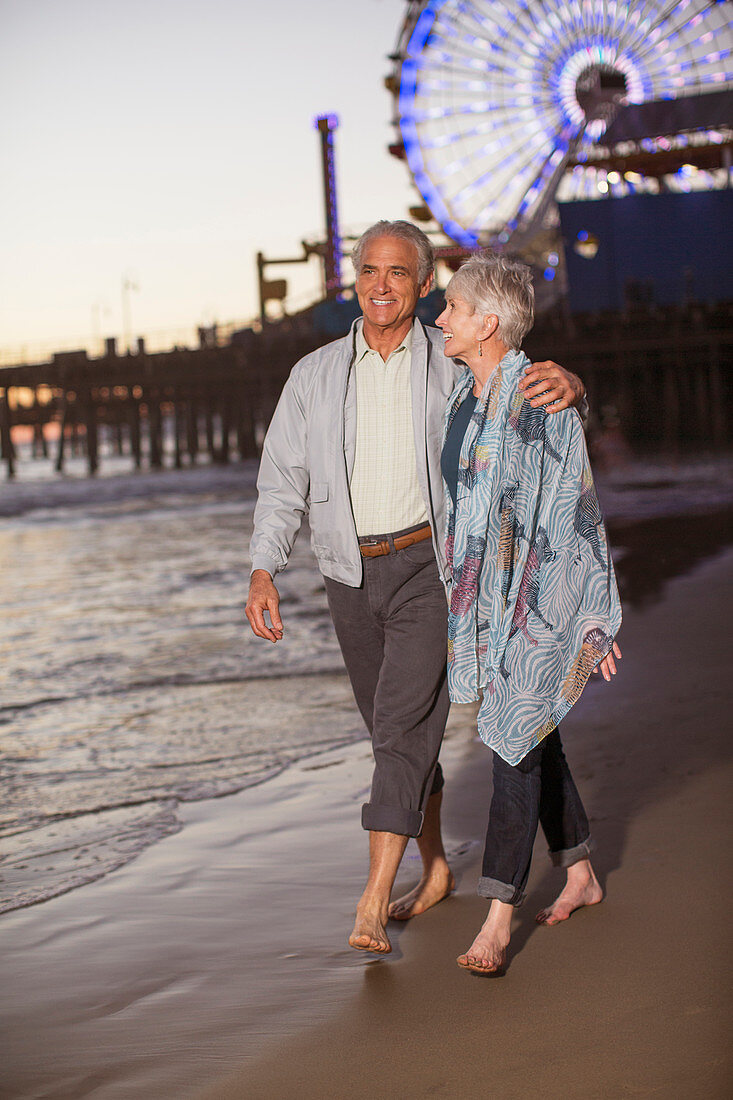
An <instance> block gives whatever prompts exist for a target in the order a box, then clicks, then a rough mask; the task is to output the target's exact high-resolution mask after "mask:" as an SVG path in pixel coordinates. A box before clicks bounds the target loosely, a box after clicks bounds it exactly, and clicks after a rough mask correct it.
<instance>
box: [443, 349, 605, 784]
mask: <svg viewBox="0 0 733 1100" xmlns="http://www.w3.org/2000/svg"><path fill="white" fill-rule="evenodd" d="M528 365H529V360H528V359H527V357H526V355H524V354H523V353H522V352H519V351H510V352H509V353H508V354H507V355H506V356H505V357H504V358H503V359H502V361H501V363H500V364H499V366H498V367H497V368H496V370H495V371H494V373H493V374H492V376H491V378H490V379H489V380H488V382H487V383H486V385H485V386H484V388H483V391H482V393H481V396H480V397H479V398H478V400H477V402H476V408H475V409H474V412H473V415H472V417H471V420H470V422H469V425H468V428H467V429H466V434H465V436H464V439H463V446H462V448H461V456H460V461H459V467H458V493H457V498H456V504H455V506H454V505H453V502H452V500H450V494H448V493H447V492H446V495H447V496H448V497H449V508H448V531H447V537H446V548H447V553H448V564H449V567H450V570H451V574H452V577H453V581H452V584H451V589H450V614H449V617H448V685H449V688H450V695H451V699H453V700H454V701H455V702H458V703H467V702H470V701H471V700H474V699H478V698H479V693H480V692H482V693H483V700H482V703H481V707H480V709H479V714H478V729H479V734H480V735H481V738H482V740H483V741H485V742H486V744H487V745H489V746H490V747H491V748H492V749H494V750H495V751H496V752H497V753H499V755H500V756H502V757H503V758H504V760H506V761H507V762H508V763H509V764H516V763H518V762H519V761H520V760H521V759H522V758H523V757H524V756H526V754H527V753H528V752H529V751H530V749H532V748H534V746H535V745H537V744H538V743H539V742H540V741H541V740H542V739H543V738H544V737H546V736H547V734H548V733H551V732H552V730H553V729H554V728H555V727H556V726H557V724H558V723H559V722H560V720H561V719H562V718H563V716H564V715H565V714H567V712H568V711H569V710H570V708H571V707H572V705H573V703H575V702H576V701H577V700H578V699H579V698H580V694H581V692H582V690H583V688H584V687H585V684H586V682H587V680H588V677H589V676H590V674H591V672H592V671H593V669H594V668H595V666H596V665H597V664H598V663H599V662H600V661H601V660H602V659H603V657H605V656H606V654H607V653H608V652H609V650H610V649H611V644H612V642H613V639H614V637H615V635H616V633H617V632H618V629H619V627H620V625H621V605H620V603H619V598H618V590H617V588H616V577H615V574H614V571H613V565H612V563H611V556H610V553H609V550H608V544H607V540H606V532H605V529H604V526H603V517H602V515H601V510H600V507H599V504H598V497H597V496H596V491H595V488H594V485H593V476H592V474H591V470H590V465H589V462H588V452H587V450H586V445H585V435H584V433H583V427H582V424H581V421H580V417H579V416H578V414H577V413H576V412H575V410H574V409H568V410H566V411H564V412H560V413H555V414H554V415H553V416H547V415H546V413H545V412H544V411H543V410H542V409H533V408H532V407H531V405H530V404H529V402H527V401H525V399H524V397H523V396H522V394H520V393H518V392H517V383H518V382H519V379H520V378H521V376H522V374H523V372H524V369H525V367H527V366H528ZM473 384H474V377H473V375H472V374H471V372H470V371H468V370H467V371H466V374H465V375H464V377H463V378H462V379H461V380H460V382H459V383H458V385H457V386H456V388H455V390H454V391H453V394H452V395H451V398H450V401H449V403H448V409H447V412H446V418H445V426H444V436H443V438H444V439H445V436H446V435H447V433H448V430H449V428H450V425H451V424H452V422H453V417H454V416H455V414H456V411H457V409H458V407H459V405H460V404H461V402H462V401H463V400H464V398H465V397H466V396H467V394H468V393H469V391H470V390H471V388H472V386H473Z"/></svg>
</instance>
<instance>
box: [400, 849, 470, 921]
mask: <svg viewBox="0 0 733 1100" xmlns="http://www.w3.org/2000/svg"><path fill="white" fill-rule="evenodd" d="M455 888H456V880H455V879H454V878H453V875H452V873H451V869H450V867H449V866H448V864H447V863H446V862H445V860H443V861H442V862H441V863H439V864H438V863H436V864H435V865H434V866H433V868H432V869H431V870H430V872H425V871H424V872H423V875H422V878H421V879H420V881H419V882H418V884H417V886H416V887H415V888H414V890H410V892H409V893H407V894H405V895H404V896H403V897H401V898H397V900H396V901H393V902H392V904H391V905H390V907H389V917H390V920H409V919H410V917H418V916H419V915H420V913H424V912H425V910H426V909H430V908H431V907H432V906H433V905H437V904H438V902H439V901H442V900H443V898H447V897H448V895H449V894H452V893H453V891H454V890H455Z"/></svg>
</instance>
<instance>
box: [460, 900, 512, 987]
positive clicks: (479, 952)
mask: <svg viewBox="0 0 733 1100" xmlns="http://www.w3.org/2000/svg"><path fill="white" fill-rule="evenodd" d="M513 912H514V909H513V906H511V905H507V904H506V902H503V901H498V900H497V899H496V898H495V899H494V900H493V901H492V903H491V908H490V909H489V915H488V917H487V918H486V920H485V921H484V924H483V926H482V928H481V931H480V932H479V934H478V936H477V937H476V939H475V940H474V941H473V943H472V944H471V946H470V947H469V949H468V951H466V953H465V954H464V955H459V956H458V958H457V959H456V962H457V963H458V965H459V966H461V967H463V969H464V970H473V971H474V973H476V974H498V973H501V972H502V971H503V970H504V965H505V963H506V949H507V947H508V946H509V938H510V935H511V923H512V914H513Z"/></svg>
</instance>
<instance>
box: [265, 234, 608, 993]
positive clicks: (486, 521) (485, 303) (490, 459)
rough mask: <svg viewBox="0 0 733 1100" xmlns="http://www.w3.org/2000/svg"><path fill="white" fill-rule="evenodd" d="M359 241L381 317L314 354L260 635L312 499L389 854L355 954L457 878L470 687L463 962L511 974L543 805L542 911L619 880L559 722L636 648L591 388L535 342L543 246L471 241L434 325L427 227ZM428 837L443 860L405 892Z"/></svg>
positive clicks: (428, 860) (269, 528)
mask: <svg viewBox="0 0 733 1100" xmlns="http://www.w3.org/2000/svg"><path fill="white" fill-rule="evenodd" d="M352 259H353V263H354V268H355V273H356V293H357V296H358V300H359V305H360V307H361V310H362V315H363V316H362V317H361V318H360V319H358V320H357V321H356V322H355V323H354V325H353V327H352V329H351V331H350V333H349V334H348V335H347V336H346V337H344V338H343V339H341V340H337V341H335V342H334V343H331V344H329V345H327V346H326V347H323V348H320V349H319V350H317V351H315V352H313V353H311V354H310V355H307V356H305V358H303V359H302V360H301V361H300V362H299V363H297V364H296V365H295V367H294V368H293V371H292V373H291V375H290V378H289V379H288V381H287V383H286V385H285V387H284V389H283V392H282V395H281V398H280V401H279V403H278V406H277V409H276V411H275V414H274V416H273V419H272V422H271V424H270V427H269V430H268V433H267V437H266V439H265V443H264V447H263V454H262V461H261V466H260V473H259V478H258V501H257V506H256V509H255V516H254V535H253V538H252V544H251V556H252V575H251V583H250V591H249V598H248V602H247V609H246V613H247V618H248V619H249V622H250V626H251V628H252V630H253V632H254V633H255V634H256V635H257V636H258V637H260V638H265V639H268V640H269V641H271V642H277V641H278V640H279V639H280V638H282V636H283V624H282V619H281V616H280V609H279V602H280V601H279V595H278V591H277V588H276V586H275V583H274V578H275V577H276V575H277V574H278V573H279V572H280V571H281V570H282V569H284V568H285V566H286V565H287V562H288V557H289V555H290V552H291V549H292V546H293V542H294V540H295V536H296V534H297V532H298V529H299V527H300V524H301V521H302V518H303V516H304V515H305V514H306V513H308V517H309V522H310V528H311V533H312V547H313V551H314V553H315V556H316V559H317V561H318V565H319V567H320V570H321V572H322V574H323V577H324V582H325V586H326V593H327V597H328V603H329V608H330V611H331V616H332V618H333V623H334V626H335V629H336V634H337V637H338V641H339V645H340V647H341V651H342V653H343V657H344V662H345V664H346V668H347V671H348V674H349V678H350V681H351V685H352V688H353V692H354V696H355V698H356V702H357V705H358V707H359V710H360V711H361V714H362V716H363V718H364V721H365V723H366V725H367V728H368V729H369V732H370V734H371V739H372V747H373V753H374V774H373V781H372V787H371V793H370V799H369V802H367V803H366V804H365V805H364V806H363V808H362V825H363V827H364V829H366V830H368V832H369V873H368V879H367V883H366V886H365V888H364V892H363V894H362V896H361V898H360V900H359V902H358V905H357V910H356V921H355V924H354V928H353V931H352V933H351V936H350V937H349V943H350V945H351V946H352V947H353V948H356V949H357V950H364V951H372V952H376V953H381V954H386V953H388V952H389V951H390V950H391V946H390V942H389V938H388V935H387V923H388V920H389V919H393V920H407V919H409V918H410V917H413V916H417V915H418V914H420V913H422V912H424V911H425V910H426V909H428V908H430V907H431V906H432V905H435V904H436V903H437V902H439V901H441V900H442V899H443V898H445V897H446V896H448V895H449V894H450V893H451V891H452V890H453V889H454V885H455V884H454V880H453V876H452V873H451V870H450V867H449V866H448V863H447V860H446V856H445V851H444V848H443V842H442V837H441V827H440V808H441V798H442V788H443V775H442V771H441V767H440V764H439V762H438V755H439V751H440V745H441V740H442V737H443V733H444V729H445V723H446V719H447V716H448V710H449V706H450V699H451V698H452V699H453V700H454V701H459V702H466V701H469V700H476V699H479V698H480V699H481V700H482V702H481V705H480V709H479V712H478V727H479V733H480V735H481V737H482V738H483V740H484V741H485V742H486V744H487V745H488V746H489V748H490V749H491V751H492V757H493V793H492V798H491V806H490V812H489V824H488V832H487V837H486V848H485V852H484V860H483V868H482V875H481V878H480V880H479V885H478V892H479V894H480V895H481V896H483V897H485V898H487V899H490V902H491V904H490V908H489V912H488V916H487V919H486V921H485V923H484V924H483V926H482V928H481V930H480V931H479V933H478V935H477V937H476V939H475V940H474V942H473V944H472V945H471V946H470V947H469V949H468V950H467V951H466V952H465V954H462V955H460V956H459V957H458V963H459V965H460V966H462V967H465V968H466V969H469V970H474V971H477V972H479V973H483V974H488V973H495V972H497V971H501V970H502V968H503V966H504V963H505V957H506V949H507V946H508V944H509V935H510V924H511V918H512V913H513V910H514V908H515V907H516V906H518V905H520V904H521V902H522V900H523V896H524V891H525V887H526V883H527V878H528V874H529V866H530V859H531V853H532V846H533V842H534V838H535V834H536V830H537V825H538V823H541V824H542V828H543V830H544V832H545V835H546V837H547V840H548V844H549V851H550V856H551V859H552V861H553V863H555V864H556V865H558V866H560V867H564V868H566V869H567V881H566V883H565V886H564V889H563V890H562V892H561V894H560V895H559V897H558V898H557V900H556V901H555V902H554V903H553V904H552V905H551V906H550V907H549V908H548V909H546V910H543V911H542V912H541V913H540V914H539V915H538V918H537V919H538V920H540V921H543V922H544V923H547V924H554V923H557V922H558V921H561V920H564V919H566V918H567V917H568V916H569V915H570V913H571V912H572V911H573V910H574V909H577V908H579V907H581V906H583V905H590V904H594V903H596V902H598V901H600V900H601V898H602V891H601V887H600V886H599V884H598V881H597V879H596V877H595V875H594V873H593V868H592V866H591V863H590V859H589V855H590V850H591V838H590V831H589V827H588V820H587V817H586V814H585V811H584V809H583V805H582V802H581V800H580V796H579V794H578V792H577V789H576V787H575V784H574V783H573V780H572V777H571V775H570V772H569V770H568V766H567V763H566V761H565V757H564V754H563V750H562V746H561V742H560V735H559V733H558V729H557V726H558V723H559V722H560V719H561V718H562V716H563V715H564V714H565V713H567V711H568V710H569V708H570V707H571V706H572V704H573V703H574V702H575V701H576V699H577V698H578V697H579V695H580V693H581V691H582V689H583V687H584V685H585V683H586V681H587V679H588V677H589V675H590V673H591V672H592V671H594V670H596V671H597V670H598V669H599V668H600V670H601V672H602V674H603V676H604V678H605V679H606V680H610V678H611V676H612V675H613V674H615V671H616V668H615V662H614V654H615V656H616V657H619V656H620V653H619V651H618V649H617V647H616V645H615V642H614V637H615V635H616V632H617V630H618V627H619V625H620V608H619V603H618V596H617V592H616V585H615V578H614V574H613V568H612V565H611V561H610V555H609V552H608V546H607V542H606V537H605V532H604V528H603V521H602V517H601V514H600V511H599V508H598V501H597V498H596V495H595V491H594V488H593V480H592V476H591V473H590V469H589V466H588V459H587V453H586V449H585V442H584V436H583V431H582V426H581V422H580V418H579V416H578V415H577V413H576V412H574V411H571V410H568V411H564V412H563V411H562V410H567V409H568V406H569V405H578V404H579V403H580V402H581V400H582V399H583V386H582V383H581V382H580V380H579V379H578V378H576V376H575V375H572V374H570V373H568V372H567V371H565V370H563V368H562V367H559V366H557V365H556V364H554V363H550V362H547V363H540V364H535V365H532V364H530V363H529V360H528V359H527V358H526V357H525V356H524V355H523V354H522V352H521V351H520V350H519V349H520V346H521V342H522V339H523V337H524V336H525V335H526V333H527V331H528V330H529V329H530V327H531V325H532V321H533V290H532V284H531V277H530V273H529V269H527V268H526V267H524V266H523V265H521V264H517V263H514V262H512V261H508V260H506V259H504V258H503V257H500V256H487V257H481V256H476V257H473V258H472V259H470V260H469V261H468V262H467V263H466V264H465V265H464V266H463V267H461V268H460V269H459V271H458V272H457V273H456V274H455V275H454V277H453V278H452V279H451V281H450V283H449V285H448V288H447V291H446V308H445V310H444V311H443V313H441V315H440V317H438V318H437V321H436V325H437V326H438V328H437V329H436V328H432V327H426V326H423V325H422V324H421V322H420V321H419V320H417V319H416V318H415V315H414V314H415V307H416V304H417V301H418V299H419V298H421V297H424V296H425V295H426V294H427V293H428V292H429V291H430V289H431V286H432V283H433V267H434V255H433V250H432V246H431V245H430V242H429V240H428V239H427V237H426V236H425V235H424V234H423V233H422V232H421V231H420V230H419V229H417V228H416V227H415V226H412V225H410V224H409V223H407V222H401V221H396V222H386V221H382V222H378V223H377V224H376V225H374V226H372V227H371V228H370V229H368V230H367V231H366V233H364V235H363V236H362V237H361V239H360V240H359V242H358V243H357V245H356V247H355V249H354V252H353V256H352ZM439 330H442V331H439ZM558 413H559V414H560V415H557V414H558ZM549 414H553V415H549ZM446 593H447V596H448V606H447V605H446ZM446 619H447V622H448V628H447V630H446ZM410 837H416V838H417V844H418V847H419V850H420V854H421V857H422V876H421V878H420V881H419V883H418V884H417V886H416V887H415V888H414V889H413V890H411V891H410V892H409V893H408V894H406V895H405V896H404V897H402V898H399V899H397V900H394V901H392V900H391V893H392V887H393V885H394V881H395V876H396V874H397V870H398V868H399V865H400V861H401V859H402V856H403V853H404V851H405V847H406V845H407V841H408V839H409V838H410Z"/></svg>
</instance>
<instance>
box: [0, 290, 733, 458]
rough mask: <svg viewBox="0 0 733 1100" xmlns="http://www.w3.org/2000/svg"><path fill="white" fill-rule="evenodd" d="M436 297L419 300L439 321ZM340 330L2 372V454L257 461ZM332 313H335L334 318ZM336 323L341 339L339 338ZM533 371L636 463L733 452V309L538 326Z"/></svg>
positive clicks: (316, 323)
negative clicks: (564, 390)
mask: <svg viewBox="0 0 733 1100" xmlns="http://www.w3.org/2000/svg"><path fill="white" fill-rule="evenodd" d="M441 300H442V299H441V297H440V295H439V293H438V292H434V294H433V295H431V296H430V298H428V299H424V300H423V301H421V303H420V306H421V315H422V319H423V320H425V321H428V322H429V321H431V320H432V319H433V318H434V317H435V316H436V315H437V313H438V312H439V311H440V302H441ZM329 305H330V307H331V309H330V313H329V314H328V319H329V326H328V327H329V331H328V332H325V331H324V325H323V324H322V320H323V314H319V312H318V309H317V308H316V309H315V310H309V311H305V312H304V313H303V314H300V315H297V316H295V317H291V318H286V319H284V320H282V321H280V322H278V323H271V324H268V325H266V326H265V328H264V329H263V330H262V331H256V330H249V329H247V330H242V331H240V332H238V333H235V334H233V335H232V336H231V337H230V338H229V341H228V342H227V343H226V344H225V345H224V346H217V344H216V343H215V342H214V341H212V340H211V339H210V334H209V333H204V332H202V334H201V341H200V346H199V347H197V348H175V349H173V350H171V351H167V352H161V353H155V354H149V353H147V352H146V350H145V345H144V342H143V341H139V342H138V347H137V350H136V351H135V352H134V353H126V354H123V355H120V354H118V353H117V350H116V346H115V341H114V340H108V341H107V344H106V350H105V354H104V355H102V356H100V357H98V358H90V357H89V355H88V354H87V352H86V351H76V352H59V353H57V354H55V355H54V356H53V357H52V358H51V360H50V361H49V362H45V363H35V364H18V365H15V366H9V367H4V368H2V369H0V452H1V456H2V462H3V464H4V465H5V468H6V476H7V477H9V478H12V477H13V476H14V474H15V470H16V453H17V441H18V439H19V438H20V437H21V436H22V437H23V438H24V439H25V441H26V442H28V441H30V443H31V447H32V454H33V456H36V457H44V458H46V459H48V458H51V459H52V460H53V464H54V468H55V469H56V471H57V472H58V473H59V474H61V473H63V471H64V466H65V462H66V459H67V457H68V455H69V454H70V453H71V454H83V455H84V456H85V459H86V464H87V470H88V472H89V474H90V475H94V474H95V473H96V472H97V471H98V469H99V466H100V461H101V457H100V456H101V452H102V447H101V443H102V442H103V441H104V443H105V444H106V448H107V450H108V451H109V450H111V452H112V453H115V454H122V455H125V454H126V455H129V456H130V457H131V460H132V462H133V464H134V466H135V467H136V468H143V467H149V468H152V469H159V468H161V467H163V466H164V465H165V464H171V463H172V464H173V465H174V466H175V467H176V468H181V467H184V466H186V465H191V464H194V463H196V462H197V461H210V462H221V463H226V462H229V461H230V460H232V459H234V458H237V459H245V458H256V457H257V456H258V454H259V448H260V445H261V442H262V438H263V435H264V432H265V430H266V428H267V425H268V423H269V420H270V417H271V415H272V412H273V410H274V408H275V404H276V403H277V399H278V396H279V394H280V391H281V389H282V387H283V385H284V383H285V380H286V378H287V376H288V374H289V372H290V370H291V368H292V366H293V364H294V363H295V362H297V360H298V359H299V358H301V357H302V356H303V355H305V354H306V353H307V352H309V351H311V350H313V349H314V348H316V347H319V346H321V345H322V344H324V343H326V342H328V340H329V339H333V338H334V337H335V336H337V335H339V334H340V333H343V332H346V331H348V326H349V323H350V319H351V316H353V312H354V308H353V305H351V304H350V315H347V313H348V311H347V310H344V317H343V324H342V325H341V326H340V328H339V324H338V317H339V314H338V306H337V304H336V303H329ZM334 311H335V312H334ZM334 317H335V318H336V329H337V330H338V331H334V323H333V322H334ZM525 350H526V351H527V354H528V355H529V356H530V358H532V359H534V360H542V359H547V358H551V359H554V360H555V361H556V362H559V363H562V365H563V366H565V367H568V368H569V369H570V370H573V371H575V372H576V373H577V374H579V375H580V376H581V378H582V379H583V381H584V382H585V384H586V386H587V389H588V397H589V401H590V405H591V410H592V413H593V418H594V419H593V422H592V425H591V426H592V427H593V426H594V425H595V426H596V427H602V426H603V421H604V417H608V416H611V417H613V419H614V421H615V423H617V424H618V426H619V428H620V430H621V432H622V433H623V436H624V438H625V439H626V440H627V441H628V442H629V444H630V445H631V447H632V448H633V449H634V450H635V451H640V452H643V451H659V450H663V451H665V452H668V453H675V452H677V451H680V452H683V451H692V450H695V451H700V450H720V449H722V448H725V447H726V446H729V445H730V442H731V439H730V409H731V402H732V400H733V393H732V389H733V387H732V385H731V379H733V305H730V304H724V305H719V306H705V305H700V304H694V305H690V306H687V307H684V308H679V309H669V308H667V309H661V308H654V307H653V306H649V305H647V304H641V305H639V306H630V307H629V308H628V309H627V310H625V311H623V312H619V313H616V312H614V313H611V312H608V313H596V314H582V315H570V314H568V313H567V311H564V310H562V309H561V310H558V311H557V312H555V313H552V314H548V315H546V316H545V317H544V318H541V319H540V320H539V321H538V323H537V325H536V326H535V328H534V329H533V331H532V333H531V334H530V337H529V338H528V340H527V343H526V348H525Z"/></svg>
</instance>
